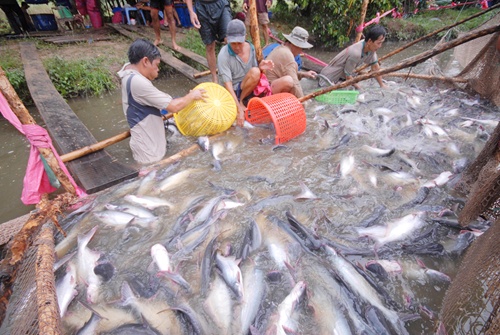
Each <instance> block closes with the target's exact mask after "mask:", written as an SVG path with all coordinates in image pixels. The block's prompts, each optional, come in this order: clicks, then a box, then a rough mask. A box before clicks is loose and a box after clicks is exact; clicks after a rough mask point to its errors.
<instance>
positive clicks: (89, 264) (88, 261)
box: [77, 226, 101, 303]
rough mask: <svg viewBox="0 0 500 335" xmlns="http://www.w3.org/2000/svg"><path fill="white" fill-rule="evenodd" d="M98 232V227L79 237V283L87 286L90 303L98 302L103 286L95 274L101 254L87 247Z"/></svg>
mask: <svg viewBox="0 0 500 335" xmlns="http://www.w3.org/2000/svg"><path fill="white" fill-rule="evenodd" d="M96 231H97V226H95V227H94V228H92V229H91V230H90V231H89V232H88V233H87V234H85V235H79V236H78V252H77V259H78V271H77V273H78V278H79V279H78V281H79V282H80V283H84V284H85V285H87V301H88V302H89V303H95V302H96V301H97V298H98V294H99V290H100V285H101V279H100V277H99V276H97V275H96V274H95V272H94V268H95V267H96V266H97V262H98V261H99V258H100V257H101V254H100V253H99V252H96V251H94V250H91V249H89V248H88V247H87V245H88V244H89V242H90V240H91V239H92V237H93V236H94V234H95V232H96Z"/></svg>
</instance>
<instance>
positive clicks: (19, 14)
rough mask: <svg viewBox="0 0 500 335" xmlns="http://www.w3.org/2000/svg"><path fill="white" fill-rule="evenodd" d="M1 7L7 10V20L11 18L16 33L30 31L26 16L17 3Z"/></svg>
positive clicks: (0, 7)
mask: <svg viewBox="0 0 500 335" xmlns="http://www.w3.org/2000/svg"><path fill="white" fill-rule="evenodd" d="M0 9H2V10H3V11H4V12H5V16H7V20H9V24H10V27H11V28H12V30H14V33H15V34H17V35H20V34H22V33H23V31H24V32H28V31H30V27H29V24H28V22H26V18H25V17H24V13H23V11H22V9H21V7H19V5H18V4H17V2H16V3H15V4H8V5H0Z"/></svg>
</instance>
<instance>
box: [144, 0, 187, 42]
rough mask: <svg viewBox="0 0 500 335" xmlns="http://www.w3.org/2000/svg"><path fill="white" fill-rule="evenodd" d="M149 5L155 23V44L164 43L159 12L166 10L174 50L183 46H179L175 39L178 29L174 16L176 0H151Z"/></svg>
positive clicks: (166, 19)
mask: <svg viewBox="0 0 500 335" xmlns="http://www.w3.org/2000/svg"><path fill="white" fill-rule="evenodd" d="M149 7H151V20H152V24H153V30H154V32H155V41H154V45H159V44H160V43H162V40H161V27H160V26H161V25H160V16H159V12H160V11H164V13H165V14H166V17H165V21H167V22H168V25H169V29H170V37H171V38H172V47H173V48H174V50H180V49H181V47H180V46H178V45H177V42H176V41H175V35H176V30H175V18H174V0H150V4H149ZM139 8H140V7H139Z"/></svg>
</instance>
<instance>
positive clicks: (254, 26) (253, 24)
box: [248, 0, 267, 63]
mask: <svg viewBox="0 0 500 335" xmlns="http://www.w3.org/2000/svg"><path fill="white" fill-rule="evenodd" d="M248 7H249V10H248V15H250V35H251V36H252V41H253V44H254V47H255V54H256V55H257V63H260V61H261V60H262V48H261V46H260V33H259V21H258V19H257V6H256V4H255V0H249V1H248ZM266 33H267V32H265V34H266Z"/></svg>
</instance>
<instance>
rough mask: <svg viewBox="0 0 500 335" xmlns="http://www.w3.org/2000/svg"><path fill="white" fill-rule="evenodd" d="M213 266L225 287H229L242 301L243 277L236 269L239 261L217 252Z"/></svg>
mask: <svg viewBox="0 0 500 335" xmlns="http://www.w3.org/2000/svg"><path fill="white" fill-rule="evenodd" d="M215 264H216V265H217V268H218V269H219V271H220V272H219V273H220V274H221V276H222V278H223V279H224V281H225V282H226V284H227V286H229V288H230V289H231V290H232V291H233V292H234V294H235V295H236V297H237V298H238V299H239V300H241V299H243V296H244V292H243V276H242V275H241V270H240V268H239V267H238V264H239V260H236V257H234V256H223V255H222V254H221V253H220V252H217V254H216V255H215Z"/></svg>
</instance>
